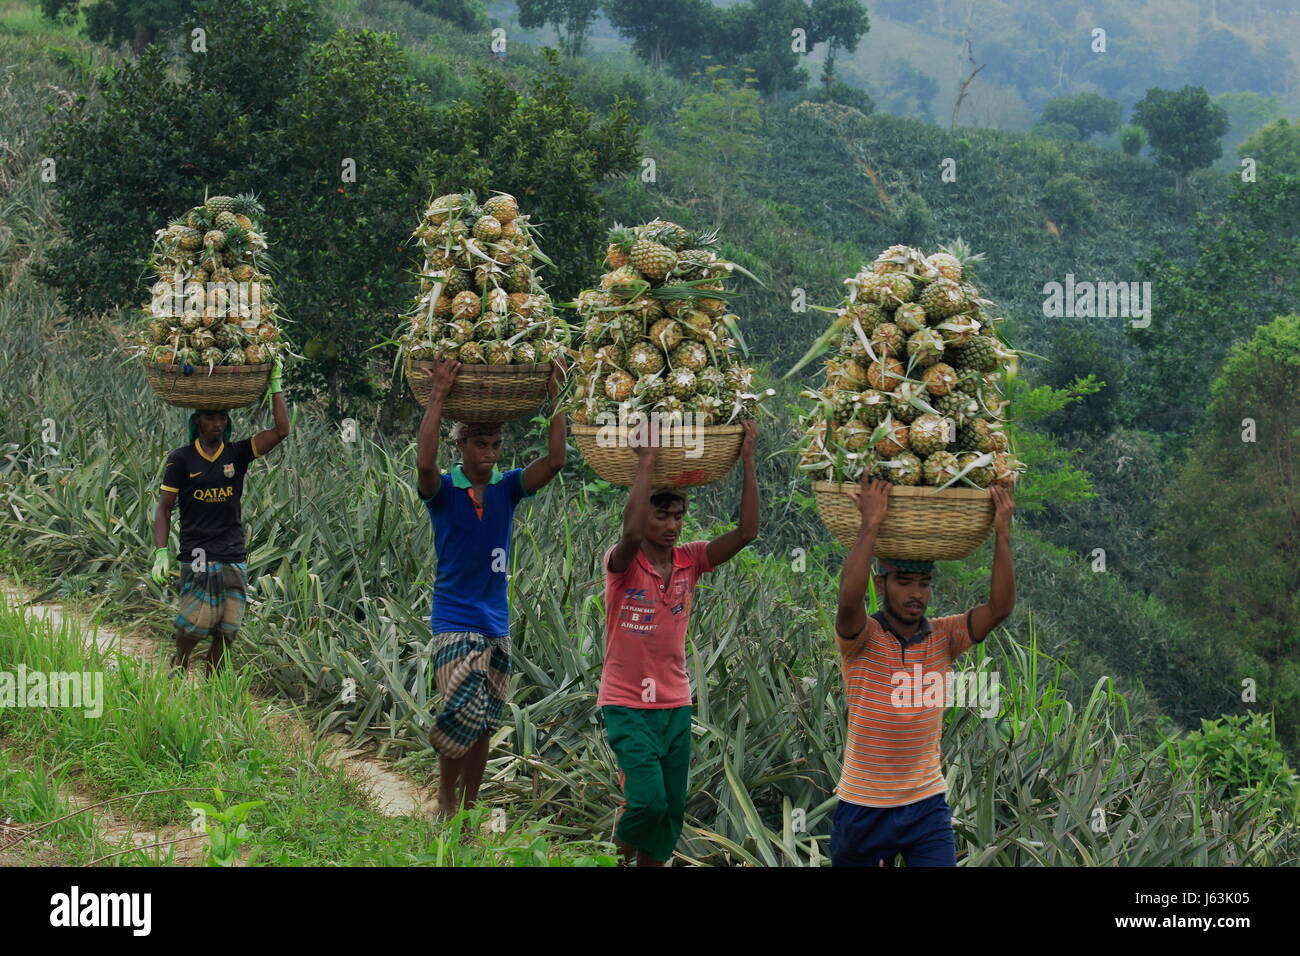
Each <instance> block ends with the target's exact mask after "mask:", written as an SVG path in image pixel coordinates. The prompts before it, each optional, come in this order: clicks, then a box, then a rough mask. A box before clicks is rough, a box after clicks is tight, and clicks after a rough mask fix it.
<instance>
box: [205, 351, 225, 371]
mask: <svg viewBox="0 0 1300 956" xmlns="http://www.w3.org/2000/svg"><path fill="white" fill-rule="evenodd" d="M224 357H225V355H224V354H223V353H222V351H221V349H219V348H216V347H214V346H209V347H208V348H206V349H204V350H203V351H202V352H200V353H199V362H200V363H201V364H203V365H206V366H208V367H209V368H213V367H215V366H217V365H220V364H221V360H222V359H223V358H224Z"/></svg>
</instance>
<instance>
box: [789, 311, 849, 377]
mask: <svg viewBox="0 0 1300 956" xmlns="http://www.w3.org/2000/svg"><path fill="white" fill-rule="evenodd" d="M813 308H814V309H816V310H817V311H818V312H829V313H831V314H832V315H835V316H839V317H840V318H847V317H848V316H847V313H844V312H842V311H841V310H840V309H832V308H830V307H828V306H824V305H814V306H813ZM853 324H855V325H856V324H857V323H856V321H855V322H854V323H853ZM846 327H847V323H845V322H841V321H837V322H832V323H831V324H830V326H829V327H828V328H827V329H826V331H824V332H823V333H822V334H821V335H819V336H817V338H816V339H814V340H813V343H812V345H810V346H808V351H806V352H804V353H803V357H802V358H801V359H799V361H797V362H795V363H794V365H793V366H792V367H791V368H790V370H789V371H788V372H786V373H785V374H784V375H782V376H781V377H782V378H789V377H790V376H791V375H793V374H794V373H795V372H797V371H799V370H800V369H801V368H803V367H804V366H805V365H807V364H808V363H809V362H811V361H812V360H813V359H815V358H817V357H818V356H819V355H822V354H824V353H825V352H826V351H827V350H828V349H830V347H831V344H832V343H833V342H834V341H835V340H836V339H837V338H838V336H839V335H840V334H841V333H842V332H843V331H844V329H845V328H846ZM858 331H859V332H861V328H860V327H859V329H858Z"/></svg>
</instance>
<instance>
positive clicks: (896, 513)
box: [813, 481, 993, 561]
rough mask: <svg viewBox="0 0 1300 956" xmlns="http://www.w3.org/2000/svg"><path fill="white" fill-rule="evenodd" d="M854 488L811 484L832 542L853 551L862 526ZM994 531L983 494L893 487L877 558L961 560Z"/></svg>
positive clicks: (985, 491)
mask: <svg viewBox="0 0 1300 956" xmlns="http://www.w3.org/2000/svg"><path fill="white" fill-rule="evenodd" d="M857 488H858V485H857V484H856V483H854V484H837V483H836V482H831V481H817V482H813V494H814V495H815V496H816V498H817V511H818V513H819V514H820V515H821V517H822V521H823V522H824V523H825V524H826V527H827V528H829V529H830V530H831V533H832V534H833V535H835V538H836V540H838V541H839V542H840V544H842V545H844V546H845V547H852V546H853V542H855V541H856V540H857V538H858V529H859V528H861V526H862V517H861V513H860V512H859V511H858V505H857V502H855V501H854V500H853V498H852V497H851V496H850V495H849V492H850V491H856V490H857ZM992 530H993V500H992V499H991V498H990V497H989V493H988V489H986V488H945V489H943V490H942V491H938V490H936V489H934V488H926V487H911V486H905V485H894V486H893V487H892V488H890V490H889V510H888V511H886V512H885V520H884V523H882V524H881V526H880V532H879V534H877V535H876V554H877V555H878V556H879V557H882V558H897V559H899V560H903V561H955V560H956V559H957V558H964V557H966V555H968V554H970V553H971V552H972V551H974V550H975V549H976V548H978V547H979V546H980V545H981V544H983V543H984V539H986V538H987V537H988V536H989V532H990V531H992Z"/></svg>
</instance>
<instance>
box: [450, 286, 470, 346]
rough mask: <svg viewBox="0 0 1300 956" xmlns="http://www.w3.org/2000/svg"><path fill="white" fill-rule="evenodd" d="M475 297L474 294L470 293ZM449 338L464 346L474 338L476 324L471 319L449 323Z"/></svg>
mask: <svg viewBox="0 0 1300 956" xmlns="http://www.w3.org/2000/svg"><path fill="white" fill-rule="evenodd" d="M470 295H473V293H470ZM446 328H447V338H449V339H451V340H452V341H453V342H455V343H456V344H457V345H464V344H465V343H466V342H468V341H469V340H470V339H472V338H474V323H473V322H471V321H470V320H469V319H456V320H454V321H452V322H448V323H447V326H446Z"/></svg>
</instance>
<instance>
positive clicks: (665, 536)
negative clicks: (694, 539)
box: [645, 501, 686, 548]
mask: <svg viewBox="0 0 1300 956" xmlns="http://www.w3.org/2000/svg"><path fill="white" fill-rule="evenodd" d="M685 517H686V506H685V505H684V504H682V503H681V501H671V502H669V503H668V506H667V507H665V508H660V507H658V506H657V505H654V504H651V505H650V514H649V515H647V516H646V528H645V537H646V540H647V541H650V542H652V543H654V544H657V545H658V546H659V547H661V548H671V547H672V546H673V545H675V544H676V543H677V539H678V538H679V537H680V536H681V533H682V521H683V519H685Z"/></svg>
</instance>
